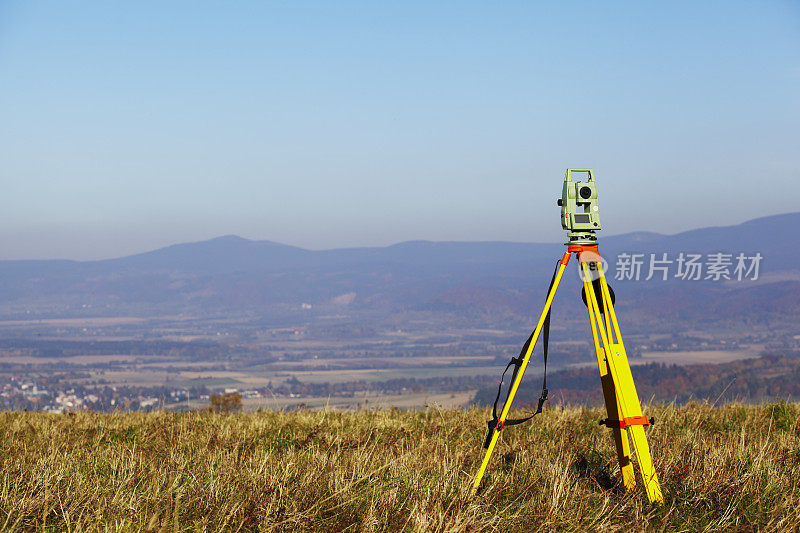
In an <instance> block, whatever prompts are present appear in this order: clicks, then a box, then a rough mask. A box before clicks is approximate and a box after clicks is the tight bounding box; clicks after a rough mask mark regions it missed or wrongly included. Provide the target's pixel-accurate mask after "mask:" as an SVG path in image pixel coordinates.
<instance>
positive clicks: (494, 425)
mask: <svg viewBox="0 0 800 533" xmlns="http://www.w3.org/2000/svg"><path fill="white" fill-rule="evenodd" d="M560 264H561V261H558V262H557V263H556V268H555V270H554V271H553V277H552V279H551V280H550V286H549V287H548V288H547V295H545V302H546V301H547V296H548V295H550V291H551V290H552V289H553V283H555V281H556V274H557V273H558V266H559V265H560ZM551 309H552V306H551V308H550V309H548V310H547V315H546V316H545V317H544V323H543V324H542V352H543V353H544V377H543V380H542V394H541V396H539V405H538V407H537V408H536V412H534V413H533V414H532V415H530V416H526V417H525V418H512V419H508V418H507V419H506V420H505V421H504V422H503V424H502V425H501V426H500V427H498V422H499V421H500V418H499V417H498V416H497V402H499V401H500V395H501V394H502V392H503V380H504V379H505V376H506V372H508V369H509V368H511V367H512V366H513V367H514V371H513V372H512V374H511V383H509V385H508V392H507V393H506V399H505V402H503V408H505V404H506V402H508V397H509V396H510V395H511V387H513V386H514V381H515V380H516V378H517V373H518V372H519V369H520V367H521V366H522V361H523V359H524V358H525V354H526V353H528V348H529V347H530V345H531V342H533V334H534V333H535V331H533V332H531V334H530V336H529V337H528V340H526V341H525V344H523V345H522V350H520V352H519V357H512V358H511V361H509V362H508V365H506V368H505V370H503V374H502V375H501V376H500V384H499V385H498V387H497V397H495V399H494V405H493V406H492V419H491V420H489V422H488V425H489V433H488V434H487V435H486V440H485V441H484V443H483V447H484V448H488V447H489V443H491V441H492V435H493V434H494V432H495V431H497V430H500V429H502V428H503V427H505V426H516V425H517V424H522V423H523V422H527V421H528V420H530V419H531V418H533V417H534V416H536V415H538V414H539V413H541V412H542V406H543V405H544V402H545V401H546V400H547V345H548V343H549V341H550V311H551Z"/></svg>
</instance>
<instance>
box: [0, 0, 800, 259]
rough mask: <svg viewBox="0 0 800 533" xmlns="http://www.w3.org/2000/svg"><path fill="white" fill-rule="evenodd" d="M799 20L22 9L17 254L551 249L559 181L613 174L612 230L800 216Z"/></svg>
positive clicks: (635, 8) (6, 92)
mask: <svg viewBox="0 0 800 533" xmlns="http://www.w3.org/2000/svg"><path fill="white" fill-rule="evenodd" d="M798 23H800V5H798V4H797V3H795V2H789V1H775V2H769V3H759V4H751V3H747V2H726V3H718V4H713V3H712V4H702V5H698V4H696V3H690V2H674V3H669V4H665V5H649V4H648V5H644V4H642V5H637V4H633V5H632V4H623V3H614V4H596V3H591V2H580V3H574V4H569V5H567V4H533V5H531V4H523V3H511V4H504V5H502V6H494V5H486V4H478V3H467V4H459V5H458V6H455V5H453V4H440V5H428V4H425V3H421V2H409V3H404V4H402V5H391V6H387V5H378V4H372V3H365V2H345V3H341V4H335V5H334V4H271V3H268V4H262V3H243V4H236V5H227V4H219V3H211V2H173V3H169V4H163V3H156V2H139V3H136V4H127V5H120V4H108V3H104V2H86V3H80V4H71V3H64V2H41V3H35V4H33V3H29V2H20V1H9V2H4V3H2V5H0V69H1V70H0V71H2V72H3V83H2V84H0V117H2V124H3V127H2V128H0V147H2V148H0V156H2V159H3V165H2V176H1V177H0V183H2V184H3V185H4V187H3V188H2V198H3V201H4V209H3V210H2V212H0V250H1V251H0V259H37V258H47V259H50V258H68V259H99V258H111V257H121V256H125V255H130V254H133V253H139V252H143V251H147V250H153V249H156V248H160V247H163V246H167V245H170V244H175V243H181V242H189V241H201V240H207V239H209V238H213V237H217V236H220V235H227V234H235V235H240V236H242V237H245V238H248V239H254V240H272V241H276V242H282V243H286V244H291V245H296V246H300V247H303V248H309V249H330V248H341V247H352V246H384V245H390V244H393V243H397V242H403V241H408V240H431V241H516V242H558V241H559V240H561V239H562V234H563V232H562V231H561V228H560V225H559V222H558V207H557V206H556V204H555V200H556V197H557V196H558V195H559V194H560V190H561V180H562V177H563V173H564V169H565V168H566V167H591V168H594V170H595V172H596V176H597V180H598V191H599V195H600V206H601V218H602V221H603V230H604V231H603V234H604V235H613V234H620V233H627V232H630V231H654V232H659V233H667V234H671V233H678V232H681V231H684V230H688V229H693V228H699V227H707V226H714V225H732V224H737V223H740V222H743V221H746V220H750V219H753V218H759V217H761V216H766V215H771V214H778V213H785V212H789V211H792V210H796V208H795V206H794V204H793V195H792V194H781V192H780V191H781V187H783V186H785V187H787V188H791V186H792V183H794V182H795V181H796V180H797V179H798V178H800V170H799V169H800V151H798V150H797V148H796V146H797V133H796V125H797V124H798V122H800V96H798V95H800V59H799V58H800V55H798V51H800V32H798V27H800V25H799V24H798ZM731 36H735V39H733V38H731ZM767 183H769V184H770V185H769V186H766V184H767ZM784 184H785V185H784Z"/></svg>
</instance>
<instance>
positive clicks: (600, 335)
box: [471, 244, 663, 503]
mask: <svg viewBox="0 0 800 533" xmlns="http://www.w3.org/2000/svg"><path fill="white" fill-rule="evenodd" d="M572 253H575V254H576V255H577V256H578V260H579V261H580V268H581V275H582V279H583V288H584V293H585V296H586V306H587V308H588V310H589V324H590V325H591V328H592V339H593V340H594V346H595V354H596V356H597V366H598V368H599V370H600V381H601V383H602V386H603V396H604V398H605V402H606V412H607V413H608V418H607V419H606V420H604V421H601V424H603V425H606V426H607V427H609V428H611V432H612V434H613V436H614V443H615V444H616V448H617V457H618V458H619V466H620V470H621V472H622V481H623V484H624V485H625V488H626V490H629V491H630V490H633V489H634V487H635V486H636V477H635V475H634V472H633V464H632V463H631V450H630V445H629V443H628V434H629V433H630V437H631V439H632V440H633V448H634V450H635V452H636V459H637V462H638V463H639V471H640V473H641V475H642V480H643V482H644V488H645V492H646V493H647V498H648V499H649V500H650V502H652V503H661V502H662V501H663V496H662V495H661V486H660V485H659V483H658V476H656V471H655V469H654V468H653V461H652V458H651V457H650V447H649V446H648V445H647V437H645V434H644V426H646V425H649V424H650V423H652V419H648V418H647V417H645V416H643V415H642V408H641V405H640V403H639V396H638V395H637V394H636V386H635V385H634V383H633V376H632V375H631V368H630V365H629V364H628V357H627V355H626V354H625V346H624V345H623V344H622V335H621V334H620V331H619V324H618V323H617V316H616V314H615V313H614V304H613V302H612V297H611V293H610V291H609V288H608V284H607V283H606V278H605V275H604V273H603V267H602V262H601V259H600V255H599V254H598V252H597V245H596V244H590V245H585V244H570V245H568V247H567V252H565V253H564V257H563V258H562V259H561V260H560V261H559V265H558V270H557V271H556V274H555V276H554V278H553V283H552V285H551V287H550V290H549V291H548V294H547V299H546V300H545V304H544V309H543V310H542V314H541V316H540V317H539V321H538V323H537V324H536V329H534V331H533V334H532V335H531V339H530V342H529V343H528V346H527V350H526V351H525V353H524V354H523V357H522V361H521V364H520V366H519V370H518V371H517V373H516V375H515V376H514V379H513V381H512V384H511V388H510V390H509V394H508V398H507V400H506V402H505V405H504V406H503V410H502V412H501V414H500V416H499V418H498V420H497V425H496V427H495V428H494V431H493V432H492V433H491V439H490V440H488V441H487V449H486V455H485V456H484V458H483V463H482V464H481V467H480V469H479V470H478V475H477V476H476V477H475V482H474V483H473V485H472V491H471V495H475V493H476V492H477V491H478V488H479V487H480V484H481V480H482V479H483V475H484V473H485V472H486V467H487V466H488V465H489V460H490V459H491V457H492V452H493V451H494V447H495V445H496V444H497V439H498V438H499V437H500V430H502V429H503V426H504V425H505V422H506V419H507V417H508V412H509V411H510V410H511V404H512V402H513V401H514V396H515V395H516V393H517V389H518V388H519V384H520V382H521V381H522V376H523V375H524V373H525V369H526V368H527V366H528V362H529V361H530V358H531V354H532V353H533V348H534V346H535V345H536V341H537V339H538V338H539V334H540V333H541V331H542V327H543V326H544V324H545V321H546V320H547V317H548V313H549V311H550V307H551V305H552V303H553V298H554V297H555V295H556V290H557V289H558V285H559V283H560V282H561V277H562V276H563V274H564V269H565V268H566V267H567V264H568V263H569V259H570V254H572ZM593 278H594V279H593ZM540 403H541V402H540Z"/></svg>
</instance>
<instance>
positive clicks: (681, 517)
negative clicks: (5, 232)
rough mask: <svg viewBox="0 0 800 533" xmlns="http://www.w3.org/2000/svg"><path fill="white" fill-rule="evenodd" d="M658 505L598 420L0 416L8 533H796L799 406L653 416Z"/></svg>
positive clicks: (464, 415) (462, 414)
mask: <svg viewBox="0 0 800 533" xmlns="http://www.w3.org/2000/svg"><path fill="white" fill-rule="evenodd" d="M646 413H647V414H648V415H653V416H655V417H656V420H657V423H656V424H655V425H654V426H652V427H650V428H648V429H647V432H648V439H649V441H650V445H651V448H652V450H653V454H654V459H655V464H656V468H657V469H658V472H659V474H660V477H661V482H662V488H663V491H664V496H665V503H664V505H663V506H661V507H653V506H651V505H650V504H648V502H647V500H646V498H645V496H644V494H643V493H642V492H641V491H637V492H635V493H632V494H625V493H624V492H623V491H622V490H621V489H620V483H619V481H618V468H617V466H616V464H615V463H616V459H615V455H614V451H613V444H612V441H611V437H610V435H609V430H607V429H606V428H602V427H600V426H598V424H597V420H598V419H599V418H601V417H602V416H603V414H604V413H603V412H602V411H601V410H587V409H580V408H575V409H552V410H549V411H547V412H546V413H545V414H544V415H543V416H540V417H536V418H535V419H534V421H533V422H532V423H530V424H527V425H525V426H521V427H513V428H508V429H506V430H504V432H503V435H502V436H501V441H500V444H499V445H498V448H497V451H496V454H495V457H494V459H493V461H492V464H491V467H490V469H489V472H488V475H487V484H486V486H485V487H484V489H483V490H482V492H481V493H480V495H479V496H478V497H476V498H475V499H470V498H469V497H468V494H469V486H470V484H471V481H472V478H473V475H474V474H475V470H476V468H477V466H478V464H479V462H480V459H481V456H482V453H483V450H482V449H481V448H480V445H481V443H482V441H483V437H484V428H485V417H486V413H485V410H480V411H476V410H470V411H436V410H430V411H425V412H400V411H367V412H358V413H332V412H327V413H326V412H297V413H291V414H279V413H269V412H263V413H254V414H240V415H220V414H210V413H188V414H169V413H152V414H141V413H133V414H108V415H106V414H88V413H78V414H74V415H66V414H65V415H48V414H40V413H19V412H15V413H9V412H5V413H2V414H0V433H1V435H2V438H0V446H1V447H2V448H0V464H1V465H2V481H1V482H0V525H2V529H4V530H44V529H48V530H66V531H83V530H100V529H102V530H134V531H140V530H151V531H157V530H158V531H218V530H234V531H236V530H239V531H249V530H277V531H291V530H321V531H373V530H379V531H382V530H393V531H494V530H496V531H523V530H527V531H541V530H576V531H577V530H579V531H586V530H606V531H608V530H631V529H634V530H641V529H648V530H667V531H704V530H735V529H737V528H738V529H741V530H747V531H749V530H752V529H762V530H792V529H795V530H796V529H797V528H798V527H800V515H798V509H800V491H799V490H798V482H799V481H798V480H800V426H799V425H798V419H799V417H798V415H800V406H797V405H793V404H782V403H778V404H772V405H764V406H742V405H729V406H726V407H722V408H712V407H710V406H708V405H697V404H692V405H688V406H685V407H680V408H675V407H670V406H651V407H649V408H648V409H646Z"/></svg>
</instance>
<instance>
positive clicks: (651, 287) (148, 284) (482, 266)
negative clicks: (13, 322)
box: [0, 213, 800, 318]
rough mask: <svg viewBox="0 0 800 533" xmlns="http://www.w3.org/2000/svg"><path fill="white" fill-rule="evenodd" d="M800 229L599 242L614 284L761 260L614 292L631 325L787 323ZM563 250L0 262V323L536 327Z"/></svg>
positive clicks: (283, 248)
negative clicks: (335, 313) (283, 321)
mask: <svg viewBox="0 0 800 533" xmlns="http://www.w3.org/2000/svg"><path fill="white" fill-rule="evenodd" d="M798 228H800V213H790V214H784V215H776V216H769V217H764V218H759V219H755V220H751V221H748V222H745V223H743V224H739V225H735V226H725V227H708V228H702V229H697V230H692V231H687V232H683V233H679V234H676V235H660V234H656V233H643V232H637V233H629V234H624V235H617V236H604V235H603V234H602V232H600V241H599V242H600V251H601V253H602V254H603V255H604V257H605V258H606V260H607V261H608V262H609V266H610V267H611V273H610V274H611V275H613V273H614V267H615V265H616V262H617V257H618V254H619V253H623V252H627V253H637V254H645V257H644V259H645V264H644V265H643V267H642V268H643V271H642V277H645V276H646V274H647V261H648V260H649V256H648V255H647V254H650V253H655V254H657V257H658V258H660V257H661V254H663V253H667V254H668V259H672V260H675V259H676V258H677V256H678V254H679V253H681V252H684V253H701V254H709V253H715V252H723V253H728V254H732V255H733V260H734V262H735V256H736V255H737V254H738V253H740V252H742V253H746V254H748V255H753V254H755V253H760V254H761V256H762V257H763V259H762V261H761V264H760V269H759V280H758V281H755V282H754V281H747V282H735V281H730V282H723V281H719V282H713V281H706V280H701V281H687V280H682V279H677V278H675V276H674V274H675V273H676V264H675V263H673V264H671V265H670V272H669V280H668V281H661V280H660V279H658V280H652V281H650V282H644V281H638V282H636V281H614V282H613V283H614V287H615V290H616V291H617V295H618V300H620V302H619V303H618V305H619V306H620V308H621V310H622V311H623V312H625V310H626V309H627V310H628V312H630V311H632V310H634V309H637V308H638V307H640V306H642V305H649V309H650V310H651V311H654V312H655V313H656V314H658V315H663V316H674V317H680V316H685V317H702V316H707V317H711V318H714V317H726V316H739V315H748V316H749V315H750V314H752V315H753V316H756V317H758V316H762V315H763V316H766V315H770V314H775V315H781V314H784V315H787V316H790V315H792V314H795V315H796V314H798V313H800V304H798V301H800V300H798V296H800V267H798V259H800V250H798V248H797V247H796V246H795V244H796V243H797V242H798V241H800V239H799V238H798V235H800V229H798ZM563 251H564V246H563V245H562V244H559V243H514V242H427V241H412V242H403V243H400V244H396V245H393V246H387V247H363V248H346V249H334V250H323V251H312V250H305V249H302V248H297V247H294V246H288V245H284V244H278V243H274V242H269V241H251V240H247V239H243V238H240V237H236V236H232V235H230V236H224V237H218V238H215V239H211V240H208V241H202V242H193V243H185V244H177V245H174V246H169V247H166V248H161V249H158V250H154V251H151V252H147V253H142V254H137V255H132V256H128V257H122V258H118V259H111V260H103V261H65V260H51V261H40V260H37V261H0V312H1V313H2V315H3V316H5V317H8V318H10V317H18V316H22V315H25V316H30V314H34V315H39V316H43V315H47V316H58V315H65V316H66V315H71V314H75V313H81V314H87V313H88V314H91V315H104V314H107V315H114V314H122V313H125V314H131V313H133V314H139V315H159V314H168V313H176V312H183V313H193V314H198V313H206V314H209V313H210V314H219V313H230V312H237V311H242V312H252V313H262V314H265V315H269V314H270V313H273V312H275V311H276V310H284V311H290V310H292V309H301V308H303V306H302V304H306V306H305V308H306V309H307V308H308V306H309V305H310V306H311V308H312V309H332V308H341V309H345V308H347V309H350V310H352V311H363V312H375V313H395V312H398V311H403V310H423V311H433V312H441V313H453V314H456V315H464V316H469V315H471V314H477V315H487V314H488V315H492V314H496V315H498V316H503V315H510V316H521V317H527V316H529V315H530V314H531V313H532V312H535V310H536V309H535V308H536V307H537V306H538V302H539V300H540V299H541V297H542V295H543V293H544V291H545V290H546V288H547V283H548V281H549V279H550V275H551V273H552V269H553V266H554V264H555V261H556V260H557V259H559V258H560V257H561V255H562V253H563ZM570 266H571V267H573V265H570ZM573 268H576V267H573ZM732 269H733V266H731V270H732ZM704 275H705V273H704ZM751 276H752V273H751ZM656 277H657V278H659V277H660V276H656ZM564 284H565V286H568V287H569V288H568V289H565V290H566V291H568V292H569V293H570V294H571V295H573V296H570V297H569V298H568V300H570V301H572V302H573V303H574V301H576V300H577V301H579V298H576V297H575V296H574V295H575V292H576V291H578V290H579V283H578V276H577V274H575V275H568V276H566V278H565V282H564ZM532 300H535V302H533V304H532ZM571 305H572V304H569V305H567V306H566V307H565V308H564V309H566V310H568V311H569V310H570V309H572V307H571Z"/></svg>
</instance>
